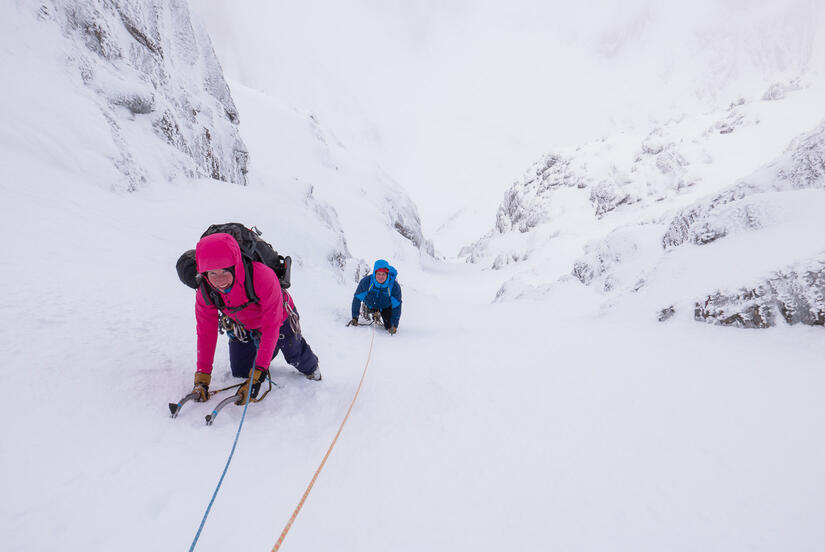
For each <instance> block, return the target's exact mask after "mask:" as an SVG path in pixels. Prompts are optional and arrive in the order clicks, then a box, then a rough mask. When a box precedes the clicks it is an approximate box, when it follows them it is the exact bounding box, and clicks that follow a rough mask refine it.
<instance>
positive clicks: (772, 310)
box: [694, 255, 825, 328]
mask: <svg viewBox="0 0 825 552" xmlns="http://www.w3.org/2000/svg"><path fill="white" fill-rule="evenodd" d="M694 316H695V318H696V320H700V321H706V322H712V323H715V324H721V325H724V326H737V327H740V328H768V327H771V326H775V325H776V324H777V323H779V322H780V321H781V320H784V321H785V322H787V323H788V324H807V325H812V326H822V325H825V256H823V255H820V257H819V258H817V259H813V260H811V261H808V262H804V263H799V264H797V265H795V266H792V267H789V268H786V269H783V270H779V271H776V272H774V273H773V274H771V275H769V276H768V277H766V278H763V279H761V280H759V281H757V282H754V283H752V284H750V285H747V286H742V287H741V288H739V289H737V290H732V291H731V290H719V291H715V292H713V293H712V294H710V295H708V296H707V297H706V298H705V299H704V300H702V301H697V302H696V309H695V313H694Z"/></svg>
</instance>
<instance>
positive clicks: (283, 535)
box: [272, 326, 375, 552]
mask: <svg viewBox="0 0 825 552" xmlns="http://www.w3.org/2000/svg"><path fill="white" fill-rule="evenodd" d="M374 341H375V326H373V328H372V336H371V337H370V350H369V353H368V354H367V362H366V363H365V364H364V372H363V373H362V374H361V381H359V382H358V388H357V389H356V390H355V395H354V396H353V397H352V402H351V403H350V404H349V408H348V409H347V414H346V416H344V420H343V421H342V422H341V425H340V426H339V427H338V432H337V433H336V434H335V438H334V439H333V440H332V443H331V444H330V445H329V449H327V453H326V454H325V455H324V459H323V460H321V464H320V465H319V466H318V469H317V470H315V475H313V476H312V480H311V481H310V482H309V485H307V488H306V491H304V496H302V497H301V500H300V502H298V506H296V507H295V511H294V512H292V515H291V516H290V518H289V521H287V523H286V526H285V527H284V530H283V531H282V532H281V536H280V537H278V541H277V542H276V543H275V546H273V547H272V552H278V549H280V548H281V544H282V543H283V542H284V538H286V534H287V533H288V532H289V530H290V528H291V527H292V524H293V523H294V522H295V518H297V517H298V513H299V512H300V511H301V508H303V506H304V502H306V499H307V496H309V492H310V491H311V490H312V487H313V485H315V481H316V480H317V479H318V475H319V474H320V473H321V470H322V469H324V464H326V463H327V458H329V455H330V453H331V452H332V448H333V447H334V446H335V443H336V442H337V441H338V437H339V436H340V435H341V430H343V429H344V424H346V423H347V419H349V415H350V412H352V407H353V406H355V400H356V399H357V398H358V393H360V392H361V385H362V384H363V383H364V377H365V376H366V375H367V367H368V366H369V365H370V359H371V358H372V344H373V342H374Z"/></svg>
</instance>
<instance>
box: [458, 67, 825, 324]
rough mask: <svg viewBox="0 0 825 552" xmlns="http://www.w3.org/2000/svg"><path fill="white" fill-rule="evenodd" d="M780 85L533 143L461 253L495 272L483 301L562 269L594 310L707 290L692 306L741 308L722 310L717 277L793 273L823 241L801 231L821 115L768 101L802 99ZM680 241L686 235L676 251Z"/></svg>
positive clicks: (777, 281) (817, 156)
mask: <svg viewBox="0 0 825 552" xmlns="http://www.w3.org/2000/svg"><path fill="white" fill-rule="evenodd" d="M783 86H784V88H783V90H785V91H786V92H787V96H786V97H784V98H765V99H757V100H750V101H748V100H745V99H738V100H736V101H735V102H732V103H731V104H730V106H729V107H728V108H727V109H725V110H722V111H717V112H710V113H704V114H701V115H694V116H690V117H688V116H684V117H682V118H680V119H678V120H672V121H668V122H666V123H663V124H658V125H656V126H654V127H653V128H652V129H651V130H650V131H649V132H647V133H646V134H644V135H633V134H630V133H626V134H619V135H615V136H610V137H605V138H601V139H599V140H596V141H594V142H592V143H589V144H585V145H583V146H580V147H578V148H569V149H566V150H560V151H556V152H554V153H552V154H549V155H547V156H545V157H543V158H542V159H541V160H540V161H539V162H538V163H536V164H534V165H533V166H531V167H530V169H529V170H528V171H527V173H526V174H525V176H524V177H523V178H522V179H520V180H519V181H517V182H516V183H514V184H513V185H512V186H511V187H510V188H509V189H508V190H507V192H506V194H505V197H504V200H503V201H502V204H501V206H500V207H499V210H498V213H497V216H496V224H495V226H494V228H493V229H492V230H491V231H489V232H488V233H487V234H486V235H485V236H484V237H482V238H481V239H480V240H479V241H478V242H476V243H474V244H472V245H471V246H468V247H466V248H465V249H464V250H463V251H462V253H463V254H464V255H465V256H466V257H467V261H468V262H474V263H478V262H483V263H485V264H487V263H489V265H488V266H489V267H490V268H493V269H497V270H502V271H505V272H506V273H507V275H508V277H509V279H508V280H506V281H505V282H504V283H503V284H502V286H501V287H500V289H499V290H498V293H497V294H496V301H503V300H507V299H519V298H521V299H524V298H531V297H544V296H549V295H552V296H553V297H554V298H556V299H557V298H558V296H559V293H561V291H560V290H564V292H563V293H564V294H568V295H569V294H570V280H569V277H570V276H571V275H572V276H573V277H574V278H575V280H573V281H574V282H575V281H576V280H578V281H579V282H581V283H582V284H584V285H585V286H587V287H588V288H589V289H590V290H592V291H593V292H596V293H597V294H598V295H599V296H601V301H602V309H603V310H611V309H613V308H614V307H615V306H616V305H626V304H627V303H628V302H633V301H637V302H638V304H639V305H645V306H644V309H646V310H647V313H648V314H647V315H645V316H653V317H655V316H656V313H658V317H659V318H660V319H661V320H666V319H669V318H671V317H672V316H674V315H678V316H687V315H688V312H689V311H690V314H691V315H693V314H694V313H693V310H694V309H693V305H694V304H698V303H704V302H705V300H706V299H707V298H708V297H711V298H712V299H711V300H709V301H708V311H707V312H705V314H703V317H705V318H713V319H718V318H719V317H722V318H724V319H726V318H730V317H731V316H735V317H738V318H733V319H732V320H739V319H740V318H741V319H743V320H748V317H747V315H746V314H741V313H739V311H737V310H736V309H737V308H738V306H739V305H741V304H742V301H743V299H742V298H741V297H738V296H740V295H742V293H740V292H729V291H724V290H730V289H738V288H737V285H739V284H737V283H736V282H763V281H764V282H768V281H770V282H771V284H770V285H768V284H767V283H765V284H764V286H763V287H764V288H765V289H776V290H778V289H781V288H782V286H783V285H785V284H782V282H784V281H785V280H788V279H789V278H790V279H793V277H786V276H783V275H785V274H787V273H792V274H796V273H797V272H799V270H802V269H799V270H797V269H786V268H783V267H788V266H791V267H795V266H797V265H798V264H799V263H802V264H803V265H804V264H805V263H806V262H808V261H805V259H812V258H817V257H816V254H817V253H818V251H820V249H818V248H821V246H822V245H825V243H820V242H822V241H823V240H819V239H812V238H814V237H815V236H816V234H812V232H813V231H814V229H815V227H816V221H817V220H818V218H819V216H820V215H819V213H821V210H822V208H823V206H825V193H823V188H825V186H824V185H823V184H825V177H824V176H823V175H825V123H820V124H819V125H817V126H816V127H815V128H813V130H811V121H810V115H809V114H808V113H810V109H808V110H807V112H806V111H803V110H802V109H800V108H799V107H797V108H794V109H790V112H791V113H794V115H793V116H792V117H790V119H792V121H790V120H789V115H788V112H789V109H785V110H784V111H782V110H778V109H774V107H773V106H781V105H782V104H783V102H784V103H789V102H790V103H793V102H799V105H800V106H805V107H808V108H810V107H816V103H815V102H814V101H813V98H812V97H810V96H808V98H807V99H806V94H807V91H806V90H804V89H803V88H801V87H799V86H798V83H796V82H793V83H790V84H788V85H783ZM783 150H784V151H783ZM721 238H725V240H721ZM719 241H724V242H725V245H724V247H715V246H714V247H710V245H711V244H715V243H716V242H719ZM688 244H689V245H690V246H691V247H699V248H700V249H699V250H694V249H685V250H684V251H681V247H680V246H685V245H688ZM705 248H708V249H707V251H705V250H704V249H705ZM740 257H741V258H740ZM732 259H736V260H732ZM794 270H797V272H794ZM806 270H807V269H806ZM803 272H804V271H803ZM809 272H811V271H810V270H808V271H807V272H806V274H807V273H809ZM764 274H773V276H770V277H765V276H763V275H764ZM793 281H794V282H795V283H793V284H792V285H791V284H787V285H786V287H790V288H793V290H795V291H794V292H793V295H794V296H795V297H810V296H816V295H817V293H818V292H817V291H816V290H815V289H813V288H811V289H807V288H806V287H805V286H806V285H807V286H808V287H809V288H810V286H814V285H815V284H813V283H812V282H814V281H815V278H812V277H805V278H801V277H800V278H797V279H795V280H793ZM771 286H773V287H771ZM746 287H747V286H746ZM750 287H751V288H755V287H757V284H754V285H753V286H750ZM710 290H717V291H710ZM776 293H779V292H778V291H777V292H776ZM789 293H790V292H789ZM746 295H747V294H746ZM751 295H752V294H751ZM758 295H759V297H764V298H765V299H764V301H773V302H774V304H779V303H780V302H781V301H780V300H778V299H775V298H774V297H773V296H771V295H770V294H767V295H766V293H761V294H758ZM700 297H701V298H702V299H701V301H700V299H699V298H700ZM785 303H787V304H801V305H813V304H814V303H812V302H811V301H808V300H807V299H805V300H802V299H794V300H788V301H785ZM721 304H725V305H727V306H726V307H725V308H722V307H721V306H720V305H721ZM764 308H767V307H764ZM783 308H784V307H783ZM788 308H790V307H788ZM805 308H807V307H805ZM812 308H813V307H812ZM697 309H698V307H697ZM786 310H787V309H786ZM774 311H775V312H786V311H783V310H782V309H780V308H778V307H777V308H774ZM798 311H799V309H798V308H797V309H796V310H795V311H794V312H798ZM628 312H630V311H628ZM639 312H640V311H638V309H637V310H635V311H633V314H634V315H638V314H639ZM697 312H698V310H697ZM703 312H704V311H703ZM718 313H723V314H725V316H723V315H722V314H718ZM696 316H698V314H697V315H696ZM782 316H784V314H783V315H782ZM785 318H786V319H788V320H789V321H790V320H791V318H788V317H787V316H785ZM816 319H817V318H816V317H813V318H811V317H804V316H802V317H798V319H797V318H794V319H793V321H794V322H796V321H799V322H802V323H810V322H811V320H816ZM771 320H773V319H771ZM771 323H773V322H771Z"/></svg>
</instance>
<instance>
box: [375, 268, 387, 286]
mask: <svg viewBox="0 0 825 552" xmlns="http://www.w3.org/2000/svg"><path fill="white" fill-rule="evenodd" d="M375 281H376V282H378V283H379V284H383V283H384V282H386V281H387V271H386V270H379V271H378V272H376V273H375Z"/></svg>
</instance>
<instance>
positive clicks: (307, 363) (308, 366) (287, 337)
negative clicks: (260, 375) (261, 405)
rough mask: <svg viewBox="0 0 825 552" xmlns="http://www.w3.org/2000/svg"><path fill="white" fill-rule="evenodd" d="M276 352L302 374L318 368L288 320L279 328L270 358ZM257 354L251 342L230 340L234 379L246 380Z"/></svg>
mask: <svg viewBox="0 0 825 552" xmlns="http://www.w3.org/2000/svg"><path fill="white" fill-rule="evenodd" d="M278 351H281V352H282V353H283V354H284V358H285V359H286V361H287V362H288V363H289V364H290V365H292V366H293V367H295V368H296V369H297V370H298V371H299V372H301V373H302V374H311V373H312V372H314V371H315V369H316V368H317V367H318V357H317V356H315V353H313V352H312V349H311V348H310V347H309V343H307V342H306V340H305V339H304V336H302V335H301V334H299V333H298V334H296V333H295V331H294V330H293V329H292V325H290V323H289V319H288V318H287V319H286V320H285V321H284V323H283V325H282V326H281V331H280V333H279V335H278V343H277V345H275V351H274V352H273V353H272V358H275V356H276V355H277V354H278ZM257 354H258V347H257V346H256V345H255V343H254V342H253V341H251V340H250V341H248V342H247V343H241V342H240V341H237V340H235V339H230V340H229V365H230V366H231V367H232V375H233V376H235V377H236V378H248V377H249V372H251V371H252V366H253V365H254V363H255V357H256V356H257ZM262 364H263V363H262V362H258V365H259V366H261V365H262ZM267 364H268V363H267Z"/></svg>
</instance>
